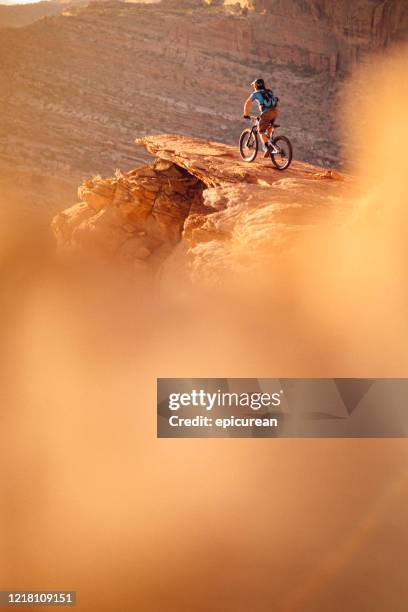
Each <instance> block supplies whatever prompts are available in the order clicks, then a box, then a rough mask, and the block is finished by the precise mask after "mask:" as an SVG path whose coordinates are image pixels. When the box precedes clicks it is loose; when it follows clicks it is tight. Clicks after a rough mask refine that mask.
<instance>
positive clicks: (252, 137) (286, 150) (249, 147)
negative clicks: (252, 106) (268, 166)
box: [239, 116, 292, 170]
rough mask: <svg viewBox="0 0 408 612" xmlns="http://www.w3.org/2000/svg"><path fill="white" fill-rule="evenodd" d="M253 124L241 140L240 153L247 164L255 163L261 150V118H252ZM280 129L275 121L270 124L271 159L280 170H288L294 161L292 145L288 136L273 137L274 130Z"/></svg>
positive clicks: (244, 132)
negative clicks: (259, 126)
mask: <svg viewBox="0 0 408 612" xmlns="http://www.w3.org/2000/svg"><path fill="white" fill-rule="evenodd" d="M251 122H252V124H251V127H249V128H246V129H245V130H244V131H243V132H242V134H241V136H240V139H239V152H240V154H241V157H242V159H243V160H244V161H246V162H253V161H254V159H255V158H256V156H257V154H258V150H259V136H258V134H259V131H258V124H259V117H252V116H251ZM278 127H280V126H279V125H275V121H274V120H272V121H270V122H269V125H268V132H269V141H268V144H269V145H270V147H271V152H270V157H271V159H272V163H273V165H274V166H275V168H277V169H278V170H286V168H289V166H290V163H291V161H292V145H291V144H290V140H289V138H287V137H286V136H276V137H274V136H273V134H274V130H275V129H276V128H278Z"/></svg>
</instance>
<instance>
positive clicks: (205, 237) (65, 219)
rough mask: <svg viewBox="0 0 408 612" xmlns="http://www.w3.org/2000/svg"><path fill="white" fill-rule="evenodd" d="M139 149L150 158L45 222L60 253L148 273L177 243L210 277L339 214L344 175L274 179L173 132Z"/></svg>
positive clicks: (294, 172)
mask: <svg viewBox="0 0 408 612" xmlns="http://www.w3.org/2000/svg"><path fill="white" fill-rule="evenodd" d="M138 144H139V145H142V146H144V147H146V148H147V150H148V151H149V152H150V153H151V154H153V155H154V156H155V157H156V161H154V162H152V163H151V164H149V165H145V166H142V167H140V168H137V169H135V170H133V171H131V172H128V173H125V174H121V173H119V172H118V173H117V175H116V176H115V177H114V178H111V179H102V178H100V177H95V178H93V179H91V180H89V181H86V182H84V184H83V185H82V186H81V187H80V189H79V197H80V200H81V202H80V203H79V204H76V205H75V206H73V207H71V208H69V209H67V210H65V211H63V212H62V213H60V214H59V215H57V216H56V217H55V219H54V221H53V224H52V226H53V230H54V233H55V235H56V237H57V241H58V244H59V246H60V247H63V248H74V249H75V250H77V249H78V248H79V249H81V250H82V251H83V252H84V253H85V256H88V255H89V253H98V254H99V255H102V256H103V257H108V258H110V259H112V258H113V259H115V260H116V261H118V262H122V263H123V262H126V263H130V264H131V265H132V266H135V265H136V268H137V270H140V267H141V262H142V267H144V268H145V269H150V270H151V271H154V270H157V268H158V266H159V265H160V264H162V263H163V261H164V260H165V259H166V258H167V257H168V256H169V255H170V254H171V253H172V251H173V249H174V247H175V245H176V244H177V243H178V242H181V243H182V244H183V247H184V254H185V260H186V262H188V265H189V266H190V269H191V270H192V271H193V272H194V273H206V274H207V273H208V274H215V275H217V272H218V271H220V270H223V269H226V268H228V267H236V265H237V261H238V262H240V263H241V264H243V265H251V263H256V262H257V261H259V258H260V257H263V256H264V254H265V252H266V250H269V251H270V250H271V249H272V250H273V249H274V248H275V247H279V250H282V249H283V250H284V249H287V248H289V246H290V244H291V241H292V239H293V238H295V237H296V236H298V235H299V234H301V233H304V232H307V231H308V230H310V229H312V228H315V227H316V226H318V225H319V224H323V223H327V222H330V223H332V222H333V218H334V217H333V212H334V211H335V212H336V214H337V213H338V217H340V216H341V214H342V211H344V210H346V206H345V201H346V200H345V198H344V196H345V193H346V192H347V189H348V183H349V179H348V178H347V177H345V176H344V175H341V174H339V173H335V172H333V171H322V169H319V168H317V167H315V166H312V165H309V164H304V163H300V162H293V164H292V166H291V167H290V168H289V169H288V170H287V171H285V172H284V173H280V172H278V171H276V170H274V169H273V168H272V166H271V163H270V161H267V160H261V161H259V162H254V163H252V164H247V163H245V162H243V161H241V160H240V159H239V156H238V153H237V150H236V149H235V148H233V147H229V146H227V145H224V144H221V143H216V142H209V141H205V140H200V139H194V138H186V137H180V136H150V137H145V138H142V139H140V140H139V141H138ZM340 202H341V205H339V203H340Z"/></svg>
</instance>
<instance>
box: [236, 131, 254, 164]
mask: <svg viewBox="0 0 408 612" xmlns="http://www.w3.org/2000/svg"><path fill="white" fill-rule="evenodd" d="M258 147H259V144H258V138H257V136H256V132H254V130H251V129H250V128H247V129H246V130H244V131H243V132H242V134H241V136H240V139H239V152H240V154H241V157H242V159H243V160H244V161H246V162H252V161H254V159H255V157H256V156H257V154H258Z"/></svg>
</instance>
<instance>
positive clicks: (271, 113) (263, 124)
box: [258, 106, 279, 134]
mask: <svg viewBox="0 0 408 612" xmlns="http://www.w3.org/2000/svg"><path fill="white" fill-rule="evenodd" d="M278 115H279V107H278V106H277V107H276V108H274V109H273V110H268V111H266V113H262V115H261V118H260V119H259V127H258V129H259V132H260V133H261V134H262V132H265V131H266V128H267V127H268V123H269V122H270V121H272V119H276V117H277V116H278Z"/></svg>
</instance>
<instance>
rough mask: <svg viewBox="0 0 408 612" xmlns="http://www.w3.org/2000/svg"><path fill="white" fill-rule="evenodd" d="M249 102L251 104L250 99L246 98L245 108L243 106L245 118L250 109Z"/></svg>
mask: <svg viewBox="0 0 408 612" xmlns="http://www.w3.org/2000/svg"><path fill="white" fill-rule="evenodd" d="M251 102H252V100H251V98H248V100H247V101H246V102H245V106H244V117H245V116H246V115H249V109H250V107H251Z"/></svg>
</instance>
